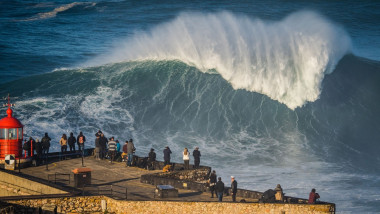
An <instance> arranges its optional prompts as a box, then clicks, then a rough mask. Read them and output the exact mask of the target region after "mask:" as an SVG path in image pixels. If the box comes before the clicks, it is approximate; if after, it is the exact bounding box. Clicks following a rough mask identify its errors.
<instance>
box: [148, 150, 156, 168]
mask: <svg viewBox="0 0 380 214" xmlns="http://www.w3.org/2000/svg"><path fill="white" fill-rule="evenodd" d="M155 162H156V153H155V152H154V149H153V148H151V149H150V152H149V155H148V166H149V169H152V170H154V166H155Z"/></svg>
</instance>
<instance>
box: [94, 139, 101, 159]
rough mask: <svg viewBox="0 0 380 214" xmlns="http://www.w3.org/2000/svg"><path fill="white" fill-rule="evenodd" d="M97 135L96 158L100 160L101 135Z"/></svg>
mask: <svg viewBox="0 0 380 214" xmlns="http://www.w3.org/2000/svg"><path fill="white" fill-rule="evenodd" d="M95 136H96V138H95V159H96V160H100V135H95Z"/></svg>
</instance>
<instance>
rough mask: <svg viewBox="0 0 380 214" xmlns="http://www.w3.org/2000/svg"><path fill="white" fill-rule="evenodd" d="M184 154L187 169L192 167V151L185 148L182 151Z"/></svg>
mask: <svg viewBox="0 0 380 214" xmlns="http://www.w3.org/2000/svg"><path fill="white" fill-rule="evenodd" d="M182 155H183V162H184V164H185V169H190V164H189V162H190V152H189V150H188V149H187V148H185V150H183V152H182Z"/></svg>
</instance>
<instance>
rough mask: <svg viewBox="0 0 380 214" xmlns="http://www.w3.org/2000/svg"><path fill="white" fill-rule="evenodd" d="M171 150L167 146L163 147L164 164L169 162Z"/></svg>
mask: <svg viewBox="0 0 380 214" xmlns="http://www.w3.org/2000/svg"><path fill="white" fill-rule="evenodd" d="M171 153H172V151H171V150H170V148H169V146H166V147H165V149H164V165H165V166H166V165H169V164H170V154H171Z"/></svg>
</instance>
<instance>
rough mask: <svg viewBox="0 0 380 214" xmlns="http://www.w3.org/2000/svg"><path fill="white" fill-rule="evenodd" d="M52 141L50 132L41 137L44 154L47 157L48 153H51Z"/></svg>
mask: <svg viewBox="0 0 380 214" xmlns="http://www.w3.org/2000/svg"><path fill="white" fill-rule="evenodd" d="M50 141H51V138H50V137H49V135H48V133H45V136H44V137H43V138H42V139H41V144H42V154H43V155H44V156H45V157H47V155H48V154H49V148H50Z"/></svg>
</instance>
